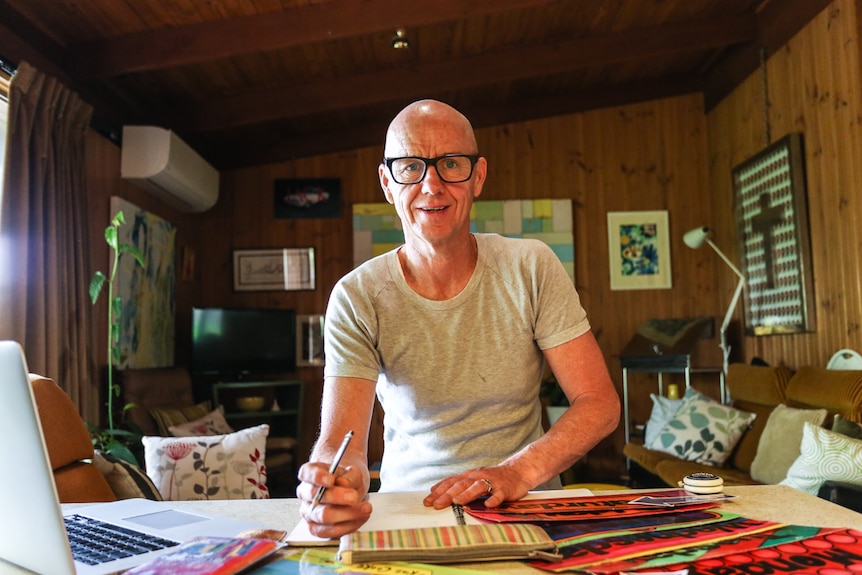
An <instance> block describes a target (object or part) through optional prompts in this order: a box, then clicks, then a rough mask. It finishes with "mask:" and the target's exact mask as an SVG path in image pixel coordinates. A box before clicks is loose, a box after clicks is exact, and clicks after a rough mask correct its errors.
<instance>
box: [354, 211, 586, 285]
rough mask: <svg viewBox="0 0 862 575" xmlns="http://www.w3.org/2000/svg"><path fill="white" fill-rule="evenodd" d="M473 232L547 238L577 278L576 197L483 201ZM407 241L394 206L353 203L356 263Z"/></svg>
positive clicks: (474, 216) (472, 222) (473, 217)
mask: <svg viewBox="0 0 862 575" xmlns="http://www.w3.org/2000/svg"><path fill="white" fill-rule="evenodd" d="M470 231H471V232H473V233H477V234H481V233H495V234H500V235H501V236H506V237H512V238H532V239H535V240H540V241H542V242H545V243H546V244H547V245H548V247H549V248H551V249H552V250H553V251H554V253H555V254H557V257H558V258H559V259H560V263H562V264H563V267H564V268H566V273H568V274H569V277H570V278H572V282H574V281H575V243H574V225H573V223H572V200H554V199H534V200H478V201H476V202H474V203H473V209H472V210H470ZM403 243H404V231H403V230H402V229H401V220H400V219H399V218H398V214H397V213H396V212H395V207H394V206H393V205H392V204H389V203H386V202H379V203H373V204H353V266H354V267H358V266H359V265H361V264H362V263H363V262H365V261H368V260H370V259H371V258H373V257H374V256H378V255H380V254H382V253H385V252H388V251H389V250H393V249H395V248H397V247H398V246H400V245H401V244H403Z"/></svg>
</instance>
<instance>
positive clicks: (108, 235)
mask: <svg viewBox="0 0 862 575" xmlns="http://www.w3.org/2000/svg"><path fill="white" fill-rule="evenodd" d="M105 241H106V242H108V246H110V247H111V249H114V250H116V249H117V228H115V227H113V226H108V227H107V228H105Z"/></svg>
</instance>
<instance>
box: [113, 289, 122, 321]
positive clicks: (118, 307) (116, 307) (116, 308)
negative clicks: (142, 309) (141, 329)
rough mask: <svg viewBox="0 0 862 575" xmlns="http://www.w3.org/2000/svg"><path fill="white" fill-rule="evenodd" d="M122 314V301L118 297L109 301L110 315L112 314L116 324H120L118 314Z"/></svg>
mask: <svg viewBox="0 0 862 575" xmlns="http://www.w3.org/2000/svg"><path fill="white" fill-rule="evenodd" d="M122 312H123V299H122V298H121V297H120V296H117V297H115V298H114V299H113V300H111V313H113V314H114V317H115V318H117V319H116V321H117V323H119V322H120V314H121V313H122Z"/></svg>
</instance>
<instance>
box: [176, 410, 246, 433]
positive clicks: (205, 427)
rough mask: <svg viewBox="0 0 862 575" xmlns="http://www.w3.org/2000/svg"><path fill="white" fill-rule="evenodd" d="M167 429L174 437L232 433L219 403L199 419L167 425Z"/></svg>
mask: <svg viewBox="0 0 862 575" xmlns="http://www.w3.org/2000/svg"><path fill="white" fill-rule="evenodd" d="M168 431H170V432H171V435H173V436H174V437H195V436H198V435H224V434H226V433H233V432H234V429H233V428H232V427H231V426H230V424H229V423H228V422H227V420H226V419H225V418H224V407H223V406H221V405H220V406H218V407H217V408H215V409H214V410H212V411H211V412H209V413H208V414H206V415H205V416H203V417H201V418H199V419H195V420H194V421H189V422H187V423H181V424H179V425H171V426H170V427H168Z"/></svg>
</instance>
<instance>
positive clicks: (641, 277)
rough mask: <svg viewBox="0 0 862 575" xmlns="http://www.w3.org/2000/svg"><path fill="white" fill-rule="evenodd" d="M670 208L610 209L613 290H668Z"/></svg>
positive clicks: (610, 251)
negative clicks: (615, 210) (648, 210)
mask: <svg viewBox="0 0 862 575" xmlns="http://www.w3.org/2000/svg"><path fill="white" fill-rule="evenodd" d="M669 236H670V231H669V229H668V224H667V211H655V212H608V257H609V259H610V271H611V289H612V290H631V289H669V288H670V287H671V267H670V237H669Z"/></svg>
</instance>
